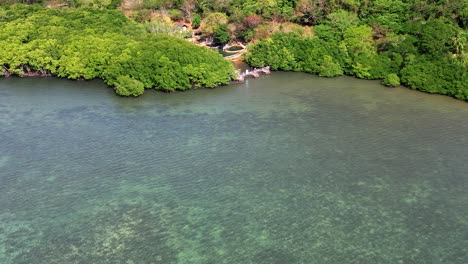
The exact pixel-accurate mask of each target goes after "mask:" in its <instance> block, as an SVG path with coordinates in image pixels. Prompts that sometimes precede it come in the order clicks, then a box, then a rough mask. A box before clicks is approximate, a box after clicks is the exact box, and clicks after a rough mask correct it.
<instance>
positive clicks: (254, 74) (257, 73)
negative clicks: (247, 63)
mask: <svg viewBox="0 0 468 264" xmlns="http://www.w3.org/2000/svg"><path fill="white" fill-rule="evenodd" d="M262 73H263V74H269V73H270V66H266V67H263V68H255V69H253V70H251V71H249V70H246V71H245V72H241V73H238V74H237V81H239V82H243V81H244V80H245V78H246V77H249V76H252V77H254V78H258V77H260V74H262Z"/></svg>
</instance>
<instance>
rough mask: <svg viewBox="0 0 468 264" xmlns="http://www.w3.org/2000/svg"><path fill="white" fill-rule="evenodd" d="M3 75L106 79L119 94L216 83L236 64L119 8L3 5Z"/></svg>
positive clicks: (228, 76) (0, 52)
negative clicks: (150, 26)
mask: <svg viewBox="0 0 468 264" xmlns="http://www.w3.org/2000/svg"><path fill="white" fill-rule="evenodd" d="M0 47H2V49H0V66H1V68H0V73H1V72H3V73H4V74H16V75H20V76H23V75H29V74H31V73H37V72H38V73H43V74H52V75H56V76H58V77H64V78H69V79H93V78H101V79H103V80H104V81H105V82H106V83H107V84H109V85H111V86H114V87H115V88H116V92H117V93H118V94H119V95H125V96H130V95H131V96H138V95H140V94H142V93H143V91H144V88H146V89H149V88H154V89H157V90H163V91H174V90H185V89H190V88H193V87H201V86H204V87H216V86H218V85H221V84H227V83H228V82H229V81H230V80H231V79H232V78H233V77H234V69H233V66H232V63H230V62H229V61H226V60H224V59H223V58H222V56H221V55H220V54H218V53H216V52H213V51H211V50H209V49H206V48H202V47H198V46H196V45H193V44H191V43H189V42H187V41H185V40H183V39H179V38H175V37H171V36H168V35H167V34H152V33H148V32H147V30H145V27H144V26H143V25H141V24H137V23H135V22H132V21H130V20H128V19H127V18H126V17H125V16H124V15H123V14H122V13H121V12H120V11H118V10H98V9H93V8H82V9H65V10H56V9H44V8H42V7H39V6H35V5H33V6H25V5H12V6H6V7H0Z"/></svg>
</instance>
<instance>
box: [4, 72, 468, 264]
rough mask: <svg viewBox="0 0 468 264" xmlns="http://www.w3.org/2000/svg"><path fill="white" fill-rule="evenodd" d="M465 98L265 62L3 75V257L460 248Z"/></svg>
mask: <svg viewBox="0 0 468 264" xmlns="http://www.w3.org/2000/svg"><path fill="white" fill-rule="evenodd" d="M467 120H468V106H467V105H466V103H463V102H460V101H456V100H453V99H451V98H447V97H442V96H431V95H427V94H423V93H420V92H414V91H410V90H407V89H403V88H397V89H388V88H383V87H381V86H380V85H378V83H377V82H372V81H362V80H356V79H352V78H347V77H341V78H335V79H325V78H317V77H314V76H311V75H306V74H299V73H297V74H296V73H294V74H292V73H273V74H271V75H269V76H262V77H261V78H259V79H256V80H249V83H248V85H247V83H244V84H233V85H231V86H226V87H221V88H218V89H215V90H208V89H206V90H204V89H202V90H195V91H188V92H181V93H173V94H165V93H157V92H151V91H148V92H147V93H146V94H145V95H144V96H143V97H140V98H120V97H117V96H115V95H114V94H113V91H112V90H111V89H108V88H105V85H103V84H102V83H100V82H95V81H93V82H70V81H66V80H56V79H15V78H12V79H2V80H1V81H0V135H1V137H0V150H1V151H0V263H5V264H10V263H14V264H16V263H25V264H26V263H28V264H36V263H44V264H46V263H47V264H49V263H125V264H136V263H204V264H205V263H216V264H217V263H242V264H243V263H268V264H271V263H281V264H283V263H468V192H467V191H466V190H467V187H468V186H467V185H468V184H467V179H468V173H467V172H468V133H467V132H468V121H467Z"/></svg>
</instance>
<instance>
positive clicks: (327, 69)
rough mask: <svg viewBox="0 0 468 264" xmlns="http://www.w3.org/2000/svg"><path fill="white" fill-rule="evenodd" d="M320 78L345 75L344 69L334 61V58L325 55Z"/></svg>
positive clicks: (320, 68) (320, 67)
mask: <svg viewBox="0 0 468 264" xmlns="http://www.w3.org/2000/svg"><path fill="white" fill-rule="evenodd" d="M318 75H319V76H321V77H335V76H339V75H343V69H341V66H340V65H339V64H338V63H336V62H334V61H333V58H332V57H330V56H328V55H325V56H323V61H322V63H321V64H320V66H319V73H318Z"/></svg>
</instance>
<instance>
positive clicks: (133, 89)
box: [115, 75, 145, 96]
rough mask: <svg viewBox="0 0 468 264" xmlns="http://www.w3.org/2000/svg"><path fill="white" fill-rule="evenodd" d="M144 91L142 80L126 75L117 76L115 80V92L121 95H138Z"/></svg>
mask: <svg viewBox="0 0 468 264" xmlns="http://www.w3.org/2000/svg"><path fill="white" fill-rule="evenodd" d="M144 91H145V87H144V85H143V83H142V82H140V81H138V80H135V79H133V78H131V77H130V76H128V75H125V76H119V77H117V80H116V81H115V92H116V93H117V94H118V95H121V96H139V95H142V94H143V92H144Z"/></svg>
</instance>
